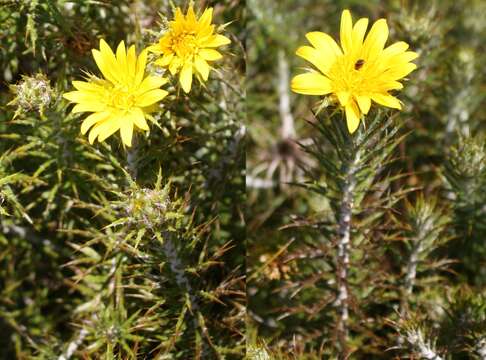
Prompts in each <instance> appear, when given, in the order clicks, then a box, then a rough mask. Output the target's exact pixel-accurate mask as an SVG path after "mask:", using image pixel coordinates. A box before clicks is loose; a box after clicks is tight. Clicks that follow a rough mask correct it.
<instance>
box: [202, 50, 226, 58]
mask: <svg viewBox="0 0 486 360" xmlns="http://www.w3.org/2000/svg"><path fill="white" fill-rule="evenodd" d="M199 56H200V57H202V58H203V59H204V60H206V61H215V60H219V59H221V58H222V57H223V55H221V54H220V53H219V52H217V51H216V50H213V49H201V50H199Z"/></svg>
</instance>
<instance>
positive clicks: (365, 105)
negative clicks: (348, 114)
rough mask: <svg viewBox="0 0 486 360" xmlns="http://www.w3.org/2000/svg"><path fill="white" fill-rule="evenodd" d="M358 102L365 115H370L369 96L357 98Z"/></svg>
mask: <svg viewBox="0 0 486 360" xmlns="http://www.w3.org/2000/svg"><path fill="white" fill-rule="evenodd" d="M356 102H357V103H358V106H359V109H360V110H361V112H362V113H363V114H365V115H366V114H368V111H370V107H371V99H370V97H369V96H356Z"/></svg>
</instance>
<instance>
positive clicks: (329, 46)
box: [305, 31, 343, 62]
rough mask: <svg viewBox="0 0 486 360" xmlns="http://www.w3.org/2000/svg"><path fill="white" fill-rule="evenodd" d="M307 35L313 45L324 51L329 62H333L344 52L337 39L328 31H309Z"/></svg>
mask: <svg viewBox="0 0 486 360" xmlns="http://www.w3.org/2000/svg"><path fill="white" fill-rule="evenodd" d="M305 37H306V38H307V40H309V42H310V43H311V44H312V46H314V47H315V48H317V49H319V50H320V51H321V52H323V54H324V55H325V57H326V58H328V61H329V62H333V61H334V60H335V58H336V56H340V55H342V54H343V52H342V51H341V49H340V48H339V45H338V44H337V43H336V41H334V39H333V38H332V37H330V36H329V35H328V34H326V33H323V32H320V31H313V32H310V33H307V34H306V35H305Z"/></svg>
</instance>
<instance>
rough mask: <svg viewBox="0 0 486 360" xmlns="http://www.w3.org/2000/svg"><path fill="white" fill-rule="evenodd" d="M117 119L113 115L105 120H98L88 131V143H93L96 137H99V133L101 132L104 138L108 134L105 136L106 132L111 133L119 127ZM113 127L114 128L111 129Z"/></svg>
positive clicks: (104, 138)
mask: <svg viewBox="0 0 486 360" xmlns="http://www.w3.org/2000/svg"><path fill="white" fill-rule="evenodd" d="M118 124H119V121H118V120H117V118H115V117H110V118H108V119H107V120H105V121H100V122H98V123H97V124H96V125H95V126H94V127H93V128H92V129H91V131H90V132H89V136H88V140H89V143H90V144H93V143H94V141H95V140H96V138H98V137H101V134H103V140H100V141H104V140H106V138H107V137H108V136H109V135H108V136H106V135H107V134H110V132H111V134H113V133H114V132H115V131H116V130H117V129H118V127H119V125H118ZM113 129H114V130H113Z"/></svg>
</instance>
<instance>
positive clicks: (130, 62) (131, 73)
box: [127, 45, 137, 76]
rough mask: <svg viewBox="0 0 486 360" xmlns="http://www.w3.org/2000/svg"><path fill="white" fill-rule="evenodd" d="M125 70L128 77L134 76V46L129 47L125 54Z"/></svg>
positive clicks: (135, 62) (135, 54)
mask: <svg viewBox="0 0 486 360" xmlns="http://www.w3.org/2000/svg"><path fill="white" fill-rule="evenodd" d="M127 68H128V74H129V76H134V75H135V71H136V69H137V53H136V51H135V45H132V46H130V48H129V49H128V54H127Z"/></svg>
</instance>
